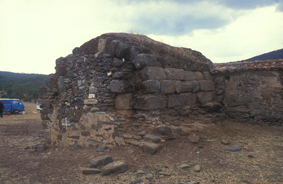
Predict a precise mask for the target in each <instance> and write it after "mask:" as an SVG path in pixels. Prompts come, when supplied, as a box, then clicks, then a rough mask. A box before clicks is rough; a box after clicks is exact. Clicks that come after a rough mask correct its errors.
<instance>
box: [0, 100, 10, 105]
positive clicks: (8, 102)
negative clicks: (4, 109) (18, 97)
mask: <svg viewBox="0 0 283 184" xmlns="http://www.w3.org/2000/svg"><path fill="white" fill-rule="evenodd" d="M2 103H3V104H11V103H12V101H11V100H2Z"/></svg>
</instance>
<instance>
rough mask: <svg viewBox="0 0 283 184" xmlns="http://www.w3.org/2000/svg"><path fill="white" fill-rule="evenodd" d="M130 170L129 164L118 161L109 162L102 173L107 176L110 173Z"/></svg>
mask: <svg viewBox="0 0 283 184" xmlns="http://www.w3.org/2000/svg"><path fill="white" fill-rule="evenodd" d="M127 170H128V164H127V163H126V162H124V161H116V162H112V163H110V164H107V165H106V166H104V167H103V168H102V175H103V176H106V175H109V174H114V173H115V174H118V173H123V172H126V171H127Z"/></svg>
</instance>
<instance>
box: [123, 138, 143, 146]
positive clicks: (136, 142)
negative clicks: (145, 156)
mask: <svg viewBox="0 0 283 184" xmlns="http://www.w3.org/2000/svg"><path fill="white" fill-rule="evenodd" d="M126 143H127V144H132V145H134V146H138V145H139V143H140V142H139V141H137V140H135V139H127V140H126Z"/></svg>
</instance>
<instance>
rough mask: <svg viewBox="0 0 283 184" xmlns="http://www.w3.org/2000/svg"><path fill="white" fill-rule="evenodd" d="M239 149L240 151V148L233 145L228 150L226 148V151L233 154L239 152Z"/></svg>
mask: <svg viewBox="0 0 283 184" xmlns="http://www.w3.org/2000/svg"><path fill="white" fill-rule="evenodd" d="M241 149H242V147H241V146H238V145H233V146H231V147H229V148H226V150H227V151H233V152H236V151H240V150H241Z"/></svg>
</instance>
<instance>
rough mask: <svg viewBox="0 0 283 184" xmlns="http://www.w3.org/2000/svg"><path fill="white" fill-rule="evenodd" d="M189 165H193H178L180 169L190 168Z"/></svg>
mask: <svg viewBox="0 0 283 184" xmlns="http://www.w3.org/2000/svg"><path fill="white" fill-rule="evenodd" d="M188 167H191V165H189V164H181V165H179V166H178V168H179V169H184V168H188Z"/></svg>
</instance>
